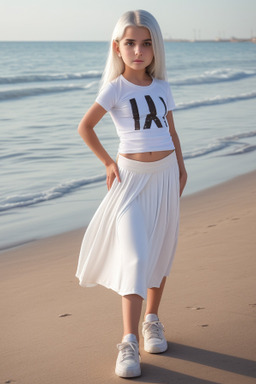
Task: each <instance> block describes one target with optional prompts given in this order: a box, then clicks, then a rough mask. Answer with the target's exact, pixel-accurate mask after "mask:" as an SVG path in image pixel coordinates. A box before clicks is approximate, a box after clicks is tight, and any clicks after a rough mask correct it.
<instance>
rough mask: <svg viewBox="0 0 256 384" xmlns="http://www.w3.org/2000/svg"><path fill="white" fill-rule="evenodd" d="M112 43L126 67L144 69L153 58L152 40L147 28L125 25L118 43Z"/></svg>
mask: <svg viewBox="0 0 256 384" xmlns="http://www.w3.org/2000/svg"><path fill="white" fill-rule="evenodd" d="M114 44H115V45H114V47H115V49H116V51H117V53H118V55H119V56H120V57H122V59H123V62H124V64H125V68H126V69H127V68H129V69H132V70H135V71H138V70H139V71H145V68H146V67H148V66H149V65H150V64H151V62H152V60H153V58H154V53H153V47H152V40H151V36H150V32H149V30H148V29H147V28H144V27H127V28H126V30H125V33H124V36H123V37H122V39H121V40H120V41H119V43H116V42H115V43H114Z"/></svg>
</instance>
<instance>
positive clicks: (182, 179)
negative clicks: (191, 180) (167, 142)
mask: <svg viewBox="0 0 256 384" xmlns="http://www.w3.org/2000/svg"><path fill="white" fill-rule="evenodd" d="M167 121H168V124H169V129H170V134H171V136H172V140H173V144H174V146H175V152H176V156H177V160H178V164H179V170H180V196H181V195H182V192H183V190H184V188H185V185H186V182H187V177H188V176H187V171H186V168H185V164H184V160H183V156H182V151H181V146H180V140H179V136H178V134H177V132H176V129H175V126H174V121H173V114H172V111H169V112H168V114H167Z"/></svg>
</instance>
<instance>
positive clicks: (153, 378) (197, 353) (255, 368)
mask: <svg viewBox="0 0 256 384" xmlns="http://www.w3.org/2000/svg"><path fill="white" fill-rule="evenodd" d="M168 345H169V348H168V351H167V352H165V353H164V356H165V358H166V357H170V358H174V359H181V360H184V361H190V362H193V363H197V364H202V365H204V366H208V367H213V368H216V369H221V370H223V371H227V372H232V373H235V374H239V375H243V376H247V377H252V378H256V361H253V360H247V359H243V358H239V357H235V356H230V355H225V354H222V353H218V352H211V351H207V350H205V349H200V348H195V347H189V346H186V345H182V344H177V343H170V342H169V343H168ZM156 364H157V361H156ZM141 368H142V376H141V377H138V378H137V379H133V380H132V381H133V382H134V381H135V382H141V383H143V382H146V383H155V384H158V383H162V384H168V383H172V384H175V383H182V384H216V382H213V381H209V380H204V379H200V378H197V377H193V376H189V375H186V374H183V373H179V372H174V371H172V370H171V369H167V368H162V367H158V366H157V365H152V364H147V363H143V362H142V364H141ZM241 379H242V378H241ZM126 381H127V380H126ZM128 381H130V380H128Z"/></svg>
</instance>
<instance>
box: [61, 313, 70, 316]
mask: <svg viewBox="0 0 256 384" xmlns="http://www.w3.org/2000/svg"><path fill="white" fill-rule="evenodd" d="M67 316H72V314H71V313H62V314H60V315H59V317H67Z"/></svg>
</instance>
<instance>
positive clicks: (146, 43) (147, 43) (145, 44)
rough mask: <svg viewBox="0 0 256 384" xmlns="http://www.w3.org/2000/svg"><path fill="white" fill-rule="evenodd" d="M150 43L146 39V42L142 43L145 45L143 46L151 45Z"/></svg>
mask: <svg viewBox="0 0 256 384" xmlns="http://www.w3.org/2000/svg"><path fill="white" fill-rule="evenodd" d="M151 45H152V43H151V42H150V41H146V42H145V43H144V46H145V47H151Z"/></svg>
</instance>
